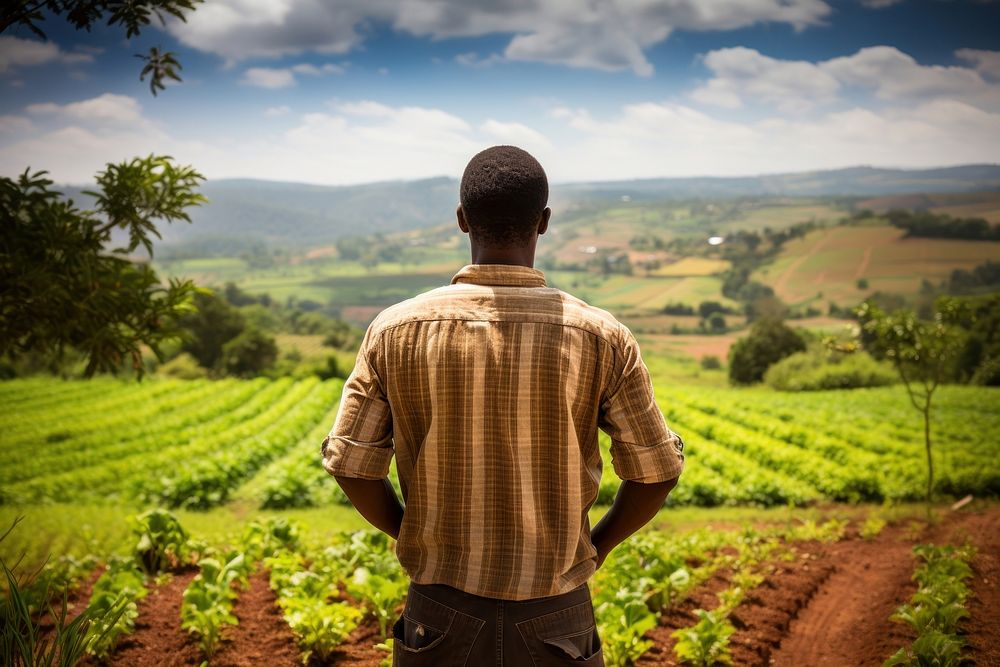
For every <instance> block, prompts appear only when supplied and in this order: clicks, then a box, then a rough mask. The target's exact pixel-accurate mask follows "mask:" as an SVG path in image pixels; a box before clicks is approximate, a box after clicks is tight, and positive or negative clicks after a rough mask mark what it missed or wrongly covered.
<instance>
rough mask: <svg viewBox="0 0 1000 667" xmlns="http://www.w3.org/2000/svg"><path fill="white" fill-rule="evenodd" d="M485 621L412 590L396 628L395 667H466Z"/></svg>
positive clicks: (394, 642) (393, 633)
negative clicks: (463, 666)
mask: <svg viewBox="0 0 1000 667" xmlns="http://www.w3.org/2000/svg"><path fill="white" fill-rule="evenodd" d="M483 625H484V621H482V620H481V619H478V618H475V617H474V616H469V615H468V614H463V613H462V612H460V611H458V610H457V609H452V608H451V607H449V606H448V605H446V604H442V603H440V602H438V601H437V600H432V599H431V598H429V597H427V596H426V595H422V594H420V593H418V592H417V591H415V590H413V588H412V587H411V588H410V590H409V592H408V594H407V596H406V606H405V608H404V609H403V615H402V616H400V618H399V620H397V621H396V624H395V625H393V627H392V639H393V641H392V664H393V665H394V667H424V666H425V665H441V667H453V666H454V667H460V666H462V665H465V664H466V662H467V660H468V658H469V653H470V652H471V651H472V646H473V644H475V642H476V637H477V636H478V635H479V631H480V630H482V628H483Z"/></svg>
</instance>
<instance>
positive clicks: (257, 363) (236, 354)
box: [219, 329, 278, 377]
mask: <svg viewBox="0 0 1000 667" xmlns="http://www.w3.org/2000/svg"><path fill="white" fill-rule="evenodd" d="M277 359H278V346H277V345H276V344H275V342H274V338H272V337H271V336H268V335H267V334H264V333H262V332H260V331H258V330H257V329H245V330H244V331H242V332H241V333H240V334H239V335H238V336H236V337H235V338H233V339H232V340H230V341H227V342H226V344H225V345H223V346H222V357H221V358H220V359H219V366H220V368H221V370H222V371H223V372H224V373H225V374H226V375H235V376H238V377H253V376H255V375H259V374H260V373H261V372H262V371H264V370H266V369H268V368H270V367H271V366H273V365H274V362H275V361H276V360H277Z"/></svg>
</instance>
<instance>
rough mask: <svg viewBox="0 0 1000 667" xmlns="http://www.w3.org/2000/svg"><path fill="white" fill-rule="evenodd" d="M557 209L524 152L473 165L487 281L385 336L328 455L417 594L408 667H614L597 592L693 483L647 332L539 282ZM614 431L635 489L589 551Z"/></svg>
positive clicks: (422, 306) (476, 242)
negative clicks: (660, 393)
mask: <svg viewBox="0 0 1000 667" xmlns="http://www.w3.org/2000/svg"><path fill="white" fill-rule="evenodd" d="M547 202H548V181H547V178H546V176H545V172H544V171H543V169H542V167H541V165H540V164H538V162H537V161H536V160H535V159H534V158H533V157H532V156H531V155H529V154H528V153H526V152H525V151H523V150H521V149H519V148H515V147H513V146H496V147H493V148H489V149H487V150H485V151H483V152H481V153H479V154H478V155H476V156H475V157H473V158H472V160H471V161H470V162H469V164H468V166H467V167H466V169H465V173H464V175H463V176H462V184H461V204H460V206H459V207H458V212H457V214H458V227H459V229H461V230H462V232H463V233H466V234H468V235H469V239H470V243H471V249H472V263H471V264H469V265H467V266H465V267H463V268H462V269H461V270H460V271H459V272H458V273H457V274H456V275H455V277H454V278H453V279H452V281H451V282H452V284H451V285H448V286H445V287H441V288H438V289H435V290H431V291H430V292H426V293H424V294H421V295H419V296H416V297H414V298H412V299H409V300H408V301H404V302H402V303H400V304H397V305H395V306H392V307H390V308H387V309H386V310H385V311H383V312H382V313H381V314H380V315H379V316H378V317H377V318H376V319H375V321H374V322H372V324H371V326H369V328H368V331H367V333H366V334H365V337H364V340H363V341H362V343H361V350H360V351H359V353H358V360H357V364H356V366H355V368H354V371H353V372H352V373H351V376H350V377H349V378H348V380H347V383H346V384H345V385H344V393H343V397H342V399H341V403H340V410H339V412H338V414H337V419H336V422H335V424H334V426H333V430H332V431H331V432H330V435H329V436H328V437H327V439H326V440H325V441H324V442H323V465H324V467H325V468H326V470H327V471H328V472H329V473H330V474H332V475H334V476H335V477H336V479H337V482H338V483H339V484H340V486H341V487H342V488H343V489H344V492H345V493H346V494H347V496H348V498H350V500H351V502H352V503H353V504H354V506H355V507H356V508H357V509H358V511H359V512H360V513H361V514H362V516H364V517H365V519H367V520H368V521H369V522H370V523H371V524H372V525H374V526H375V527H377V528H379V529H380V530H382V531H384V532H386V533H388V534H389V535H390V536H392V537H393V538H395V539H396V540H397V542H396V555H397V556H398V558H399V561H400V563H401V564H402V566H403V568H404V569H405V570H406V572H407V573H408V574H409V575H410V577H411V580H412V583H411V585H410V589H409V594H408V596H407V600H406V607H405V610H404V612H403V615H402V617H401V618H400V619H399V621H397V623H396V625H395V627H394V628H393V635H394V642H393V654H394V655H393V660H394V664H395V665H401V666H404V667H405V666H406V665H436V666H445V665H475V666H477V667H478V666H481V665H517V666H521V665H532V664H534V665H550V664H551V665H561V664H582V665H602V664H604V663H603V656H602V653H601V649H600V640H599V638H598V636H597V631H596V629H595V623H594V610H593V605H592V603H591V598H590V590H589V588H588V587H587V581H588V580H589V579H590V577H591V575H593V574H594V571H595V570H596V569H597V568H598V567H600V565H601V564H602V563H603V562H604V559H605V558H606V557H607V555H608V553H609V552H610V551H611V550H612V549H613V548H614V547H615V546H616V545H618V544H619V543H621V542H622V540H624V539H625V538H626V537H628V536H629V535H631V534H632V533H634V532H635V531H636V530H638V529H639V528H640V527H642V526H643V525H645V524H646V523H647V522H648V521H649V520H650V519H651V518H652V517H653V516H654V515H655V514H656V512H657V510H658V509H659V508H660V507H661V506H662V505H663V501H664V500H665V499H666V497H667V494H668V493H669V492H670V490H671V489H672V488H673V487H674V485H675V484H676V482H677V478H678V476H679V475H680V473H681V469H682V467H683V454H682V450H683V443H682V442H681V440H680V438H679V437H678V436H677V435H676V434H674V433H672V432H671V431H670V430H669V429H668V428H667V426H666V424H665V423H664V420H663V415H662V413H661V412H660V410H659V408H658V407H657V405H656V403H655V401H654V400H653V388H652V384H651V382H650V379H649V373H648V372H647V370H646V367H645V365H644V364H643V363H642V360H641V358H640V356H639V348H638V345H637V344H636V341H635V339H634V338H633V336H632V334H631V333H630V332H629V330H628V329H627V328H626V327H625V326H623V325H622V324H620V323H619V322H618V321H617V320H615V319H614V317H612V316H611V315H610V314H608V313H607V312H605V311H603V310H599V309H597V308H594V307H592V306H589V305H587V304H586V303H584V302H583V301H581V300H579V299H576V298H574V297H572V296H570V295H568V294H566V293H564V292H561V291H559V290H557V289H554V288H550V287H546V285H545V277H544V275H543V273H542V272H541V271H538V270H536V269H534V268H532V267H533V264H534V258H535V245H536V243H537V241H538V236H539V235H540V234H544V233H545V231H546V229H547V228H548V224H549V216H550V213H551V212H550V210H549V209H548V207H547ZM598 428H601V429H602V430H604V431H606V432H607V433H608V435H610V436H611V442H612V444H611V457H612V462H613V464H614V468H615V472H616V473H617V474H618V475H619V476H620V477H621V478H622V479H623V480H625V481H624V482H623V483H622V485H621V488H620V489H619V492H618V495H617V498H616V499H615V502H614V504H613V505H612V507H611V509H610V510H609V511H608V513H607V514H606V515H605V516H604V517H603V518H602V519H601V521H600V522H599V523H598V524H597V526H596V527H595V528H594V530H593V532H591V530H590V524H589V521H588V516H587V512H588V510H589V509H590V507H591V505H593V503H594V501H595V500H596V498H597V492H598V485H599V483H600V479H601V456H600V451H599V449H598V444H597V429H598ZM393 454H395V456H396V465H397V470H398V472H399V483H400V487H401V490H402V493H403V501H404V502H405V503H406V509H405V511H404V509H403V507H402V506H400V503H399V500H398V499H397V498H396V495H395V493H394V491H393V489H392V486H391V485H390V484H389V480H388V479H387V477H386V475H387V473H388V470H389V462H390V459H391V458H392V456H393Z"/></svg>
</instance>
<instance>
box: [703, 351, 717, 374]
mask: <svg viewBox="0 0 1000 667" xmlns="http://www.w3.org/2000/svg"><path fill="white" fill-rule="evenodd" d="M701 367H702V368H704V369H705V370H706V371H714V370H718V369H720V368H722V361H721V360H720V359H719V358H718V357H717V356H715V355H714V354H707V355H705V356H704V357H702V358H701Z"/></svg>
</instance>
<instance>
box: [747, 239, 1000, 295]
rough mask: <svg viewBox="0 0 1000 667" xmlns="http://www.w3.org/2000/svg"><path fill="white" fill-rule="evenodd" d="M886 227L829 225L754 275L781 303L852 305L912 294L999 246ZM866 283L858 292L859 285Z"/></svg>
mask: <svg viewBox="0 0 1000 667" xmlns="http://www.w3.org/2000/svg"><path fill="white" fill-rule="evenodd" d="M903 234H904V232H903V231H902V230H899V229H895V228H893V227H888V226H875V227H833V228H830V229H822V230H817V231H814V232H811V233H810V234H808V235H806V236H805V237H803V238H801V239H795V240H792V241H789V242H788V243H786V244H785V246H784V248H783V249H782V251H781V254H780V255H779V256H778V258H777V259H775V261H774V262H772V263H771V264H769V265H768V266H766V267H764V268H763V269H761V270H759V271H758V272H756V273H755V274H754V279H756V280H759V281H761V282H763V283H765V284H767V285H770V286H771V287H772V288H774V290H775V292H776V294H777V295H778V297H779V298H781V299H782V300H783V301H785V302H786V303H789V304H792V305H801V304H806V303H815V304H817V305H820V306H823V305H825V304H826V303H827V302H829V301H832V302H834V303H837V304H838V305H841V306H851V305H855V304H857V303H858V302H860V301H862V300H863V299H864V298H865V297H866V296H868V295H870V294H871V293H872V292H875V291H882V292H893V293H898V294H903V295H910V296H912V295H914V294H916V293H917V292H918V291H919V289H920V285H921V282H922V281H923V280H925V279H926V280H929V281H931V282H932V283H935V284H937V283H939V282H940V281H942V280H943V279H945V278H947V277H948V276H949V275H950V274H951V272H952V271H954V270H955V269H971V268H973V267H975V266H976V265H978V264H982V263H983V262H985V261H987V260H994V261H996V260H997V259H998V258H1000V243H998V242H983V241H961V240H953V239H926V238H904V237H903ZM861 279H864V280H867V281H868V286H867V288H864V289H862V288H860V287H859V286H858V281H859V280H861Z"/></svg>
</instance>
